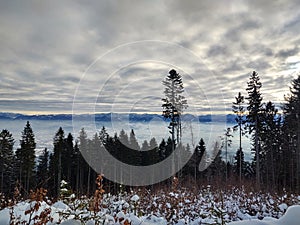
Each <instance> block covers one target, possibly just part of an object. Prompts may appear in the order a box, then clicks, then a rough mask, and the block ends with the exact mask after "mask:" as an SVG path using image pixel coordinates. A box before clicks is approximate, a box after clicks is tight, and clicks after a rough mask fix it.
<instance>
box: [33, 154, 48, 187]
mask: <svg viewBox="0 0 300 225" xmlns="http://www.w3.org/2000/svg"><path fill="white" fill-rule="evenodd" d="M48 169H49V151H48V149H47V148H45V149H44V151H43V152H42V154H41V155H40V156H39V157H38V165H37V172H36V175H37V185H38V187H43V188H46V189H48V179H49V170H48Z"/></svg>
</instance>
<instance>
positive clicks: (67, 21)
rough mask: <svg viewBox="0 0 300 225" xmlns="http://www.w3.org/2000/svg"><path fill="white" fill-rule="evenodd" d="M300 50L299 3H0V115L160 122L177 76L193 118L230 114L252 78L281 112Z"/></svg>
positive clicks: (298, 64)
mask: <svg viewBox="0 0 300 225" xmlns="http://www.w3.org/2000/svg"><path fill="white" fill-rule="evenodd" d="M145 40H156V42H151V41H145ZM128 43H131V44H128ZM299 45H300V4H299V3H298V1H297V0H288V1H259V0H257V1H250V0H249V1H229V0H223V1H198V0H194V1H180V0H177V1H174V0H164V1H158V0H157V1H138V0H136V1H133V0H127V1H126V0H125V1H110V0H107V1H105V0H101V1H0V68H1V70H0V111H3V112H21V113H31V114H32V113H38V114H43V113H72V104H73V100H74V96H75V102H76V103H77V106H76V109H77V112H79V111H80V112H91V110H94V111H96V112H110V111H118V112H129V111H131V112H149V111H150V112H159V111H160V110H161V107H160V106H161V101H160V99H161V97H163V86H162V84H161V81H162V80H163V79H164V77H165V76H166V75H167V74H168V71H169V70H170V69H172V68H175V69H176V70H177V71H178V72H180V73H181V74H182V76H183V82H184V85H185V87H186V92H187V93H186V94H187V96H188V100H189V104H190V105H191V107H190V110H191V111H193V110H194V111H196V112H201V111H203V112H205V113H210V110H214V111H215V110H220V111H221V112H224V111H225V110H226V109H225V106H226V107H227V110H228V111H227V113H229V112H230V107H231V103H232V101H233V100H234V96H236V95H237V93H238V92H239V91H241V92H242V93H243V94H246V93H245V88H246V83H247V81H248V78H249V75H250V73H251V72H252V71H253V70H255V71H257V72H258V73H259V75H260V77H261V81H262V83H263V88H262V90H261V91H262V94H263V96H264V100H265V101H269V100H271V101H274V102H276V103H278V104H279V103H280V102H282V101H283V96H284V94H286V93H288V91H289V89H288V86H289V84H290V81H291V79H292V78H293V76H295V74H297V72H298V71H299V69H300V47H299ZM170 46H171V47H170ZM184 52H185V53H186V56H188V57H185V55H184V54H185V53H184ZM189 54H194V55H195V57H196V58H197V60H196V61H195V58H193V57H192V56H189ZM101 56H102V57H101ZM97 59H98V61H95V60H97ZM99 59H100V60H99ZM93 62H94V64H92V63H93ZM80 80H81V82H80ZM216 80H217V81H216ZM78 90H79V91H78ZM220 90H221V91H222V95H221V94H220ZM224 104H225V105H224Z"/></svg>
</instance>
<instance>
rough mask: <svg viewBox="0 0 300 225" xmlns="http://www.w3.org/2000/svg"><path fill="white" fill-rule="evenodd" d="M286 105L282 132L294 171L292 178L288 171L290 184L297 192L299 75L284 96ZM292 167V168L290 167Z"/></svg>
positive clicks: (299, 179) (299, 175)
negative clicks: (287, 93)
mask: <svg viewBox="0 0 300 225" xmlns="http://www.w3.org/2000/svg"><path fill="white" fill-rule="evenodd" d="M285 101H286V103H285V104H284V106H283V112H284V132H285V136H286V139H288V140H287V141H286V142H287V145H288V149H287V154H289V155H290V156H289V157H290V158H291V159H294V161H292V162H291V163H290V167H291V168H293V167H294V170H295V173H294V174H295V176H292V175H291V174H292V172H293V171H291V170H290V171H289V172H290V173H291V174H290V175H289V176H292V177H291V178H290V180H291V181H290V183H293V184H294V186H295V187H296V189H297V190H298V191H300V75H298V77H297V78H295V79H293V80H292V84H291V87H290V94H289V95H287V96H285ZM292 165H293V166H292Z"/></svg>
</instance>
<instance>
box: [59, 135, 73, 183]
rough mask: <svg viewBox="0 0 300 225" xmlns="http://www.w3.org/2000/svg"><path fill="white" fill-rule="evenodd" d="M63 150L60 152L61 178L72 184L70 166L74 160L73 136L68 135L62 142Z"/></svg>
mask: <svg viewBox="0 0 300 225" xmlns="http://www.w3.org/2000/svg"><path fill="white" fill-rule="evenodd" d="M64 142H65V144H64V148H63V151H62V155H61V157H62V162H63V163H62V177H63V179H65V180H66V181H67V182H68V183H69V184H73V182H72V164H73V160H74V157H75V156H74V154H75V152H74V143H73V136H72V134H71V133H69V134H68V136H67V138H66V139H65V140H64Z"/></svg>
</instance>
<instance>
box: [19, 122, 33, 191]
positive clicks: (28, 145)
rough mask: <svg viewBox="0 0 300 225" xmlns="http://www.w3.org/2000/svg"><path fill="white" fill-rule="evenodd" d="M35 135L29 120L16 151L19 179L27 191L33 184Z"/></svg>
mask: <svg viewBox="0 0 300 225" xmlns="http://www.w3.org/2000/svg"><path fill="white" fill-rule="evenodd" d="M35 147H36V143H35V137H34V133H33V130H32V128H31V125H30V123H29V121H27V123H26V126H25V127H24V130H23V132H22V137H21V140H20V148H18V149H17V151H16V161H17V162H16V163H17V167H18V170H19V171H18V173H19V181H20V184H21V186H22V187H23V188H24V190H25V191H26V193H29V190H30V189H31V187H32V186H33V176H34V167H35Z"/></svg>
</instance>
